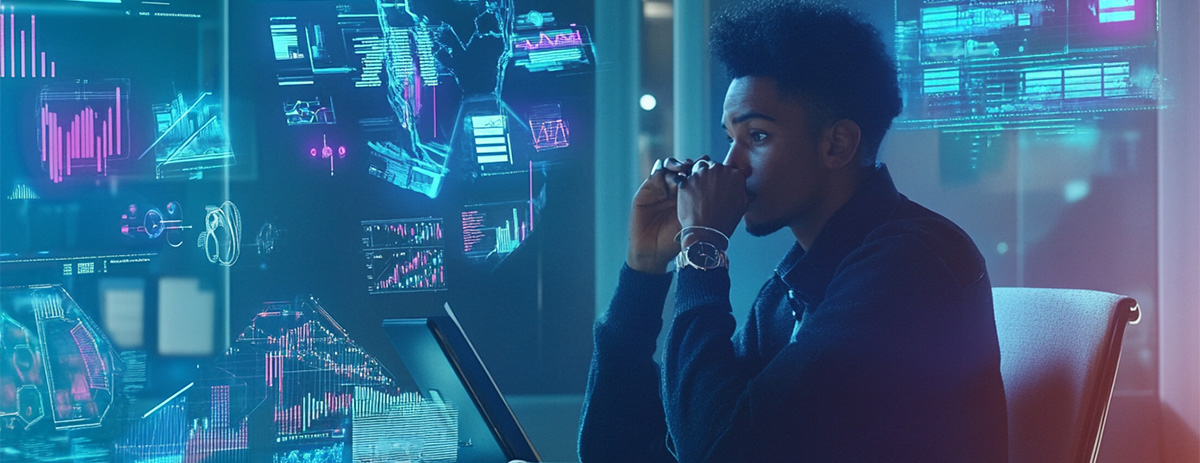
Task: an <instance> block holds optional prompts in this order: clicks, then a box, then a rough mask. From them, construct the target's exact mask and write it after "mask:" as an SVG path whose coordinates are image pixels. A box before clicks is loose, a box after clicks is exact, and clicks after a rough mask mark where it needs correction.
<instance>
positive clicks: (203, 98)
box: [139, 92, 236, 179]
mask: <svg viewBox="0 0 1200 463" xmlns="http://www.w3.org/2000/svg"><path fill="white" fill-rule="evenodd" d="M153 113H154V122H155V125H156V127H157V130H156V134H157V138H156V139H155V140H154V143H152V144H151V145H150V147H149V148H146V151H144V152H143V153H142V154H141V156H139V159H140V158H141V157H143V156H145V155H146V153H149V152H150V151H152V150H153V151H155V166H154V172H155V177H156V178H160V179H165V178H187V179H200V178H203V177H204V171H206V170H209V169H218V168H222V167H225V166H229V165H233V164H236V158H235V157H234V153H233V148H232V147H231V146H230V144H229V134H228V133H227V132H226V130H225V126H224V124H222V122H221V119H220V114H221V105H220V104H219V103H217V102H215V101H214V99H213V98H212V93H211V92H201V93H200V96H199V97H197V98H196V100H195V101H194V102H191V103H188V100H185V99H184V97H183V94H182V93H180V94H178V95H177V96H176V97H175V99H173V100H171V101H170V102H168V103H163V104H156V105H154V107H153Z"/></svg>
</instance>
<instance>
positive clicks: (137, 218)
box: [121, 201, 192, 248]
mask: <svg viewBox="0 0 1200 463" xmlns="http://www.w3.org/2000/svg"><path fill="white" fill-rule="evenodd" d="M182 209H183V206H180V205H179V203H178V202H175V201H171V202H169V203H167V207H165V208H163V209H159V208H156V207H152V208H149V209H147V210H146V212H145V213H141V211H140V210H139V209H138V206H137V205H136V204H130V205H129V209H128V210H127V211H126V212H125V213H124V214H121V234H123V235H125V236H128V237H131V238H134V237H136V238H142V237H145V238H148V239H150V240H157V239H159V238H160V237H164V236H165V238H163V239H164V241H166V243H167V244H169V245H170V246H171V247H173V248H177V247H180V246H183V236H182V235H183V230H186V229H189V228H192V226H191V225H184V224H183V220H182V219H181V217H182V214H183V212H182ZM164 210H165V212H164Z"/></svg>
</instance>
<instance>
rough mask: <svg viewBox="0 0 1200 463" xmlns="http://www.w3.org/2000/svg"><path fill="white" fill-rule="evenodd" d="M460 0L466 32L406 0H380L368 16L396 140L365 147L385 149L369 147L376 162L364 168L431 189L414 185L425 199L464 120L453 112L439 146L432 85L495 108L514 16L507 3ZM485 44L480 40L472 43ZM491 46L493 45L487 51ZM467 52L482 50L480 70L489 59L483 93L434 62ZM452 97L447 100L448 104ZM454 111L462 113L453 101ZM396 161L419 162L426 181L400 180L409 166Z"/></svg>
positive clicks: (446, 162)
mask: <svg viewBox="0 0 1200 463" xmlns="http://www.w3.org/2000/svg"><path fill="white" fill-rule="evenodd" d="M465 5H470V6H471V7H472V8H473V10H474V18H463V19H470V20H471V21H470V22H467V21H464V22H463V23H464V24H473V25H474V29H472V30H470V35H466V34H463V35H460V34H459V32H458V31H457V30H456V29H455V28H454V27H451V26H450V25H448V24H446V23H443V22H434V21H431V20H429V19H428V16H426V15H422V14H419V13H417V12H414V11H413V9H412V8H413V6H412V5H411V4H408V3H402V4H394V3H390V2H386V1H383V0H380V1H377V2H376V7H377V11H376V13H377V14H376V16H377V17H378V19H379V27H380V30H382V32H383V37H382V39H383V43H384V44H385V45H386V46H385V47H384V55H383V58H384V63H383V66H382V68H383V71H384V73H385V74H384V76H385V77H386V80H384V83H385V88H386V90H387V92H388V104H389V106H390V107H391V109H392V112H393V113H394V114H395V116H396V119H397V120H398V122H399V127H398V128H397V129H396V130H395V131H396V132H398V133H397V137H395V138H392V139H387V140H385V141H379V142H374V143H373V144H372V146H373V147H374V146H381V147H386V148H387V149H386V150H383V149H375V151H376V153H378V154H380V156H379V158H380V159H379V160H378V162H376V163H373V164H372V171H371V173H372V174H373V175H376V176H379V177H381V178H385V179H389V178H390V179H398V181H392V183H395V184H397V185H398V186H400V187H402V188H407V187H406V186H405V185H406V184H414V183H415V185H418V186H424V185H430V186H434V188H422V190H423V191H421V192H423V193H425V194H426V196H429V197H430V198H434V197H436V196H437V194H438V193H439V191H440V185H441V183H442V178H441V177H444V176H445V174H446V173H447V172H448V171H449V169H448V165H449V160H450V151H451V147H452V146H456V145H457V143H456V141H455V139H456V137H457V136H458V134H459V132H460V129H459V124H460V123H462V121H464V119H463V118H461V117H460V118H459V119H457V120H456V124H455V129H454V130H453V131H452V132H451V133H450V135H451V137H450V138H451V139H450V140H449V142H448V143H447V141H446V137H445V135H446V133H447V132H446V131H444V130H439V129H438V126H437V124H438V122H437V121H438V117H437V113H438V105H439V104H445V102H441V101H439V98H438V87H440V86H443V85H448V86H450V87H451V90H452V91H451V92H450V93H451V94H455V92H462V93H465V94H467V96H464V99H469V98H473V99H486V100H489V101H490V102H491V104H490V106H491V107H493V108H499V106H500V104H501V99H500V91H501V89H502V88H503V83H504V74H505V72H506V70H507V68H508V63H509V59H510V57H511V55H512V40H513V35H512V32H513V23H514V21H515V14H513V4H512V1H511V0H502V1H498V2H492V3H488V4H486V5H483V4H480V3H470V2H468V3H466V4H465ZM485 42H487V44H485V45H479V44H483V43H485ZM493 45H497V46H495V47H494V48H493ZM476 46H478V48H476ZM472 49H475V50H480V49H483V50H487V52H486V54H484V55H482V56H484V58H482V59H478V60H477V61H475V62H473V63H472V65H478V66H483V67H485V68H486V67H489V65H490V64H491V59H492V58H493V57H494V59H495V67H494V69H495V80H494V81H486V82H487V83H488V85H486V87H488V88H490V89H491V91H490V92H486V91H484V90H482V89H483V88H485V85H483V84H482V83H480V84H477V85H474V86H472V87H471V88H470V89H469V90H468V89H466V88H465V87H463V85H462V80H461V79H460V76H459V75H458V74H457V73H456V71H455V69H454V68H453V67H451V66H447V65H445V64H443V63H442V62H440V61H439V59H441V57H443V56H446V57H453V56H456V55H459V54H463V53H466V52H467V50H472ZM493 50H494V51H493ZM483 74H485V75H489V76H490V74H488V73H483ZM456 102H458V101H451V103H452V104H453V103H456ZM492 111H496V109H493V110H492ZM459 113H460V114H462V107H461V106H460V107H459ZM493 114H495V113H493ZM520 124H522V125H523V123H520ZM464 130H465V129H464ZM401 160H405V161H401ZM404 164H415V165H419V166H420V167H421V168H422V169H423V170H424V172H422V173H421V175H422V176H423V177H430V176H431V174H432V176H433V179H432V180H428V181H426V180H425V178H420V179H419V180H418V181H417V182H407V179H406V176H407V175H408V173H409V171H408V170H407V169H404ZM384 167H392V168H393V169H391V170H392V171H393V172H388V169H384ZM414 191H418V190H414Z"/></svg>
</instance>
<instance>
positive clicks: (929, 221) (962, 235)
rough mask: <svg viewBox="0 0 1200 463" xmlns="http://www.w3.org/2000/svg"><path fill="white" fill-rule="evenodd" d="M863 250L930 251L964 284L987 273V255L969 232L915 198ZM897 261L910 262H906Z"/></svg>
mask: <svg viewBox="0 0 1200 463" xmlns="http://www.w3.org/2000/svg"><path fill="white" fill-rule="evenodd" d="M860 249H863V250H871V251H870V252H879V253H884V254H888V253H892V252H896V253H904V254H909V253H913V252H922V253H929V254H931V257H932V258H934V259H936V261H938V262H940V263H941V264H943V265H945V267H946V268H947V270H949V271H950V273H951V274H952V275H954V278H955V280H956V281H957V282H958V283H959V284H960V286H967V285H969V284H971V283H973V282H975V281H978V280H979V279H980V278H981V277H983V276H985V275H986V273H987V264H986V262H985V261H984V258H983V255H982V254H981V253H980V252H979V249H978V248H977V247H976V246H975V242H974V241H973V240H972V239H971V237H970V235H968V234H967V232H966V231H964V230H963V229H962V228H961V227H959V226H958V224H955V223H954V222H953V221H951V220H950V219H947V218H946V217H943V216H942V215H940V214H938V213H936V212H933V211H930V210H929V209H926V208H924V207H922V206H920V205H919V204H916V203H914V202H911V201H906V204H904V205H903V206H901V207H900V208H899V210H898V211H897V214H896V215H894V216H893V217H892V218H890V219H889V220H887V221H885V222H883V223H882V224H880V225H879V226H877V227H875V228H874V229H873V230H872V231H871V232H870V233H869V234H867V237H866V239H865V240H864V243H863V247H862V248H860ZM895 264H896V265H906V263H905V262H903V261H897V262H895Z"/></svg>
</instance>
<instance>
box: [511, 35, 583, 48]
mask: <svg viewBox="0 0 1200 463" xmlns="http://www.w3.org/2000/svg"><path fill="white" fill-rule="evenodd" d="M580 45H583V37H582V36H581V35H580V33H579V31H571V33H569V34H555V35H554V37H553V38H551V37H550V36H548V35H546V34H545V33H540V34H538V43H533V41H531V40H528V39H527V40H525V43H518V44H517V48H523V49H525V50H527V51H532V50H540V49H543V48H563V47H575V46H580Z"/></svg>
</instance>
